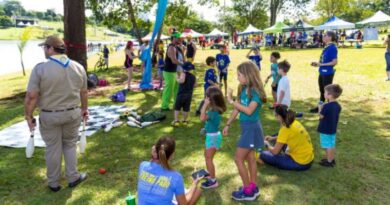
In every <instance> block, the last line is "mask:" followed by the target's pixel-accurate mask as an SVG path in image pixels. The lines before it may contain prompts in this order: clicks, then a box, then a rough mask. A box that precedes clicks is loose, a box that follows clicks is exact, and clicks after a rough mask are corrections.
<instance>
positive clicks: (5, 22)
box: [0, 16, 12, 28]
mask: <svg viewBox="0 0 390 205" xmlns="http://www.w3.org/2000/svg"><path fill="white" fill-rule="evenodd" d="M11 26H12V20H11V18H10V17H8V16H0V27H3V28H8V27H11Z"/></svg>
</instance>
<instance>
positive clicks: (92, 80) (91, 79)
mask: <svg viewBox="0 0 390 205" xmlns="http://www.w3.org/2000/svg"><path fill="white" fill-rule="evenodd" d="M98 83H99V78H98V76H97V75H96V74H95V73H90V74H88V79H87V84H88V88H95V87H96V86H97V85H98Z"/></svg>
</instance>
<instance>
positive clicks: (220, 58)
mask: <svg viewBox="0 0 390 205" xmlns="http://www.w3.org/2000/svg"><path fill="white" fill-rule="evenodd" d="M220 51H221V53H219V54H217V56H216V57H215V59H216V60H217V67H218V70H219V82H222V80H223V83H224V84H223V85H224V86H225V96H226V95H227V87H228V86H227V76H228V68H229V64H230V58H229V55H227V54H226V45H222V46H221V47H220Z"/></svg>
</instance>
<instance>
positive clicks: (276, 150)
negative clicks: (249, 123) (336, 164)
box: [258, 105, 314, 171]
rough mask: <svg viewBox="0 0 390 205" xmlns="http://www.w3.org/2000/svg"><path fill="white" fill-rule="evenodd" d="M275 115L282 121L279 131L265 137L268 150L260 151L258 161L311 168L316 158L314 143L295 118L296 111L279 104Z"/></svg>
mask: <svg viewBox="0 0 390 205" xmlns="http://www.w3.org/2000/svg"><path fill="white" fill-rule="evenodd" d="M275 117H276V119H277V120H278V121H279V123H280V130H279V133H278V135H277V136H266V137H265V140H266V141H265V144H266V145H267V147H268V151H262V152H261V153H260V158H259V159H258V162H259V163H260V164H264V163H265V164H269V165H271V166H275V167H277V168H279V169H284V170H295V171H303V170H308V169H310V167H311V164H312V162H313V159H314V150H313V145H312V143H311V139H310V135H309V133H308V132H307V131H306V129H305V127H303V125H302V124H301V123H300V122H299V121H297V120H295V112H294V111H292V110H291V109H289V108H288V107H287V106H286V105H277V106H276V107H275ZM273 141H276V143H275V145H274V146H272V145H271V142H273ZM282 152H284V153H282Z"/></svg>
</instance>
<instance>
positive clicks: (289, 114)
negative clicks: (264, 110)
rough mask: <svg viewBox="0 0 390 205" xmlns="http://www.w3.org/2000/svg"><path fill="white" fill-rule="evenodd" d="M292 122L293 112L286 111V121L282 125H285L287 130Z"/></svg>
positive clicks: (293, 118)
mask: <svg viewBox="0 0 390 205" xmlns="http://www.w3.org/2000/svg"><path fill="white" fill-rule="evenodd" d="M294 120H295V112H294V111H292V110H291V109H288V110H287V115H286V119H285V120H284V124H285V125H286V127H287V128H289V127H290V125H291V124H292V123H293V122H294Z"/></svg>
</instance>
